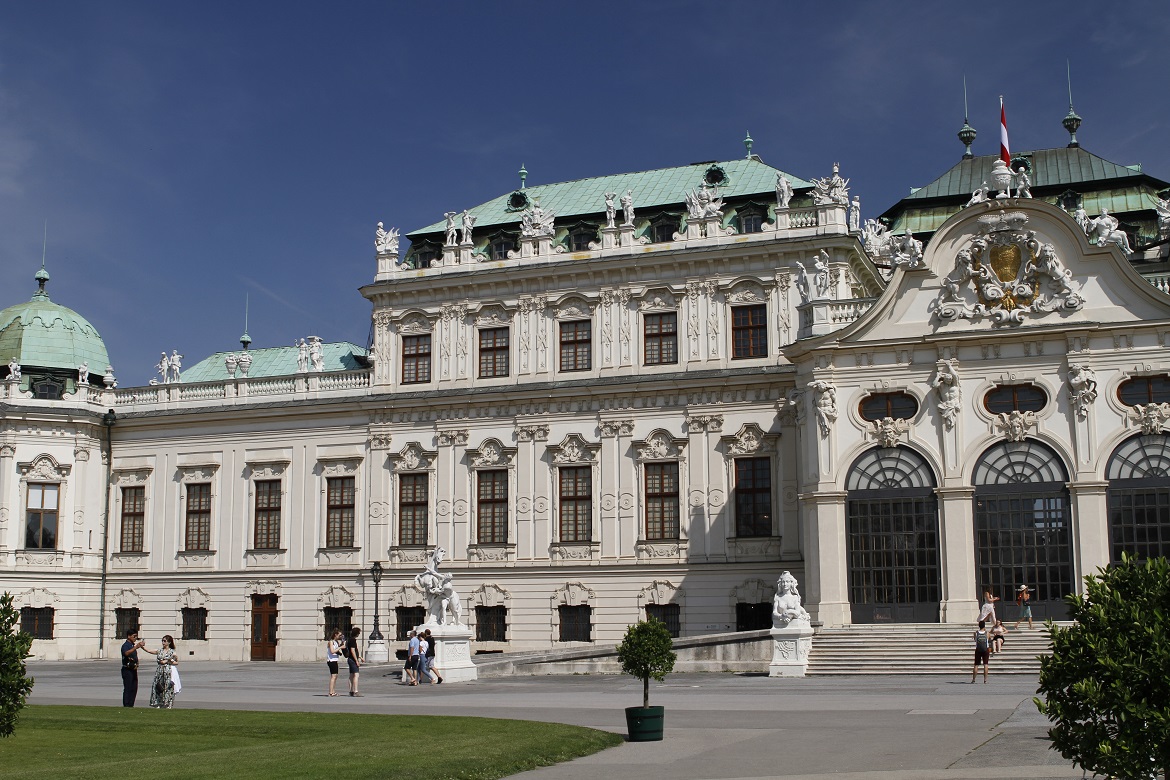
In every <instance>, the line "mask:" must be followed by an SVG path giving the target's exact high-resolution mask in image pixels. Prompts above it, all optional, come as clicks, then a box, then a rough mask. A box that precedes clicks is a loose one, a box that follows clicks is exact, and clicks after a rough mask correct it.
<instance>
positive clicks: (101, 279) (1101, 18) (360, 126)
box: [0, 0, 1170, 386]
mask: <svg viewBox="0 0 1170 780" xmlns="http://www.w3.org/2000/svg"><path fill="white" fill-rule="evenodd" d="M432 9H433V10H432ZM1167 40H1170V4H1167V3H1165V2H1156V1H1154V0H1151V1H1149V2H1127V3H1118V4H1104V5H1102V4H1099V3H1088V2H1076V1H1072V2H1070V1H1069V0H1065V2H1020V3H1013V4H994V5H993V4H984V5H982V6H981V5H973V4H970V3H938V2H931V3H926V2H923V3H894V2H882V3H869V2H834V3H820V2H804V3H799V4H797V3H789V2H778V1H776V2H754V3H749V2H737V1H734V0H733V1H731V2H714V3H713V2H682V1H679V2H637V1H634V2H627V3H570V2H490V3H485V2H444V3H431V4H424V3H405V2H402V3H395V2H377V3H359V2H343V3H298V2H281V3H259V2H250V3H240V2H218V1H215V0H210V1H208V2H199V3H155V2H149V3H148V2H141V3H131V2H109V3H67V2H50V1H47V2H36V3H6V4H4V5H2V6H0V307H3V306H7V305H11V304H13V303H16V302H19V301H21V300H24V299H26V298H27V297H28V296H29V295H30V294H31V292H32V290H33V289H34V285H33V282H32V275H33V273H34V272H35V271H36V269H37V268H38V267H39V261H40V256H41V235H42V227H43V223H44V220H46V219H47V220H48V223H49V240H48V268H49V271H50V273H51V274H52V277H53V279H52V281H51V282H50V288H49V290H50V294H51V296H52V297H53V299H54V300H55V301H57V302H59V303H63V304H65V305H67V306H70V307H72V308H74V309H76V310H78V311H79V312H81V313H82V314H83V315H85V316H86V317H87V318H88V319H89V320H90V321H91V322H93V323H94V325H95V326H96V327H97V328H98V330H99V331H100V332H101V333H102V336H103V337H104V339H105V341H106V345H107V347H108V348H109V351H110V355H111V359H112V361H113V363H114V367H115V370H116V372H117V375H118V378H119V382H120V384H121V385H122V386H129V385H134V384H143V383H145V382H146V381H147V380H148V379H150V378H151V376H152V364H153V363H154V362H155V360H156V359H157V355H158V353H159V352H160V351H162V350H164V349H165V350H167V351H170V350H171V349H173V348H178V349H179V350H180V351H181V352H182V353H184V354H185V355H186V361H185V362H186V363H187V364H188V365H192V364H194V363H195V362H196V361H198V360H199V359H201V358H203V357H205V356H206V355H208V354H210V353H211V352H214V351H217V350H224V349H232V348H233V347H236V346H238V343H237V339H238V337H239V335H240V333H241V331H242V330H243V317H244V311H243V310H244V299H245V295H248V296H250V298H251V314H250V323H249V330H250V332H251V335H252V338H253V339H254V343H253V346H254V347H257V348H258V347H268V346H279V345H285V344H291V343H292V341H293V339H294V338H297V337H300V336H304V335H307V334H309V333H317V334H319V335H320V336H322V337H323V338H324V339H326V340H329V341H336V340H351V341H356V342H358V343H362V344H364V343H365V340H366V337H367V334H368V332H369V306H368V304H367V303H366V301H365V300H364V299H363V298H362V297H361V296H360V295H359V294H358V292H357V288H358V287H359V286H360V285H362V284H365V283H367V282H368V281H370V280H372V278H373V274H374V270H375V263H374V257H373V229H374V224H375V223H376V222H377V221H379V220H382V221H384V222H386V223H387V225H395V226H398V227H400V228H401V229H402V230H403V232H404V233H405V232H408V231H409V230H412V229H414V228H417V227H420V226H423V225H426V224H429V223H431V222H434V221H435V220H437V219H439V218H440V217H441V216H442V213H443V212H444V211H447V210H452V209H463V208H466V207H470V206H473V205H475V204H477V203H481V202H483V201H485V200H488V199H489V198H492V197H495V196H497V195H499V194H501V193H503V192H506V191H509V190H511V189H513V188H514V187H515V186H516V185H517V184H518V177H517V175H516V171H517V170H518V169H519V168H520V165H521V164H522V163H523V164H524V165H525V167H526V168H527V170H528V171H529V178H528V181H529V183H530V184H537V183H543V182H549V181H561V180H567V179H575V178H581V177H585V176H594V175H601V174H607V173H616V172H621V171H630V170H645V169H650V168H658V167H666V166H672V165H682V164H687V163H691V162H696V161H699V160H711V159H721V160H724V159H730V158H736V157H740V156H742V155H743V153H744V149H743V146H742V143H741V142H742V139H743V136H744V132H745V131H747V130H750V131H751V134H752V136H753V137H754V138H755V142H756V146H755V151H756V152H757V153H758V154H759V155H760V156H761V157H762V158H763V159H764V161H765V162H767V163H769V164H771V165H775V166H777V167H779V168H782V169H784V170H787V171H790V172H792V173H793V174H795V175H797V176H800V177H802V178H810V177H812V176H823V175H827V174H828V173H829V169H830V166H831V165H832V163H833V162H834V161H839V162H840V163H841V168H842V174H843V175H845V176H847V177H849V178H851V179H852V183H853V192H854V194H858V195H860V196H861V201H862V209H863V214H864V216H875V215H876V214H877V213H880V212H881V211H884V210H885V209H886V208H888V207H889V206H890V205H892V204H893V203H895V202H896V201H897V200H898V199H899V198H900V197H902V196H903V195H904V194H906V193H908V191H909V188H910V187H912V186H921V185H924V184H926V183H928V182H929V181H931V180H932V179H934V178H936V177H937V176H938V175H939V174H941V173H942V172H943V171H945V170H946V169H947V168H948V167H950V166H951V165H952V164H953V163H954V162H955V161H956V160H958V158H959V156H960V154H961V153H962V146H961V144H960V143H959V141H958V140H957V139H956V138H955V133H956V131H957V130H958V129H959V126H960V125H961V124H962V119H963V115H962V112H963V93H962V79H963V76H964V75H966V77H967V85H968V95H969V98H968V100H969V106H970V120H971V124H972V125H974V126H975V128H976V129H977V130H978V132H979V136H978V138H977V140H976V142H975V151H976V153H978V154H991V153H994V152H996V151H997V146H998V133H997V122H998V96H999V95H1000V94H1003V95H1004V96H1005V100H1006V101H1007V107H1008V123H1009V128H1010V131H1011V138H1012V147H1013V149H1017V150H1022V149H1029V148H1047V147H1053V146H1063V145H1064V144H1065V143H1067V134H1066V133H1065V131H1064V129H1063V128H1062V127H1061V126H1060V120H1061V119H1062V118H1063V117H1064V115H1065V113H1066V112H1067V111H1068V93H1067V89H1066V84H1065V60H1066V58H1067V59H1069V60H1071V63H1072V74H1073V97H1074V101H1075V104H1076V109H1077V112H1078V113H1079V114H1080V115H1081V116H1082V117H1084V125H1083V127H1082V129H1081V131H1080V133H1079V137H1080V140H1081V143H1082V145H1083V146H1084V147H1085V148H1086V149H1088V150H1090V151H1092V152H1094V153H1096V154H1099V155H1101V156H1103V157H1105V158H1106V159H1109V160H1112V161H1114V162H1117V163H1121V164H1132V163H1139V162H1140V163H1142V164H1143V166H1144V169H1145V170H1146V171H1147V172H1149V173H1151V174H1152V175H1154V176H1157V177H1159V178H1162V179H1170V159H1167V152H1166V148H1167V132H1166V131H1167V125H1168V121H1167V120H1168V117H1170V103H1167V101H1166V99H1165V96H1166V94H1167V79H1168V77H1167V76H1166V68H1165V54H1166V41H1167Z"/></svg>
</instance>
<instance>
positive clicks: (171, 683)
mask: <svg viewBox="0 0 1170 780" xmlns="http://www.w3.org/2000/svg"><path fill="white" fill-rule="evenodd" d="M155 660H157V661H158V663H157V664H156V665H155V671H154V683H153V684H152V685H151V686H150V706H151V707H158V708H160V709H168V710H169V709H170V708H171V707H173V706H174V704H175V680H174V677H172V675H171V667H174V666H178V665H179V660H178V657H177V654H176V653H175V640H174V638H173V637H172V636H171V635H170V634H167V635H166V636H164V637H163V638H162V647H160V648H159V649H158V652H157V653H155Z"/></svg>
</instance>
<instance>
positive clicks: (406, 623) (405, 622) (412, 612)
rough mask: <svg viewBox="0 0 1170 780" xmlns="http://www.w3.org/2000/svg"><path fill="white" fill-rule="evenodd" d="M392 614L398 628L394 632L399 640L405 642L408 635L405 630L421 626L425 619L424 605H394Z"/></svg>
mask: <svg viewBox="0 0 1170 780" xmlns="http://www.w3.org/2000/svg"><path fill="white" fill-rule="evenodd" d="M394 616H395V618H396V619H397V622H398V628H397V631H396V633H395V636H396V638H397V639H398V641H399V642H405V641H406V640H407V639H408V637H407V636H406V634H407V632H408V631H410V630H412V629H413V628H415V626H421V625H422V624H423V623H424V622H425V621H426V619H427V609H426V607H395V608H394Z"/></svg>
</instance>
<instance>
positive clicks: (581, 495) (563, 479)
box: [559, 466, 593, 542]
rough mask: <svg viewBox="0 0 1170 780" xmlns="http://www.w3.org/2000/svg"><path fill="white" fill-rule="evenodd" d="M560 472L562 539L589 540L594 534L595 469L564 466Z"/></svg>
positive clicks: (565, 540)
mask: <svg viewBox="0 0 1170 780" xmlns="http://www.w3.org/2000/svg"><path fill="white" fill-rule="evenodd" d="M559 472H560V498H561V500H560V513H561V516H560V524H561V528H560V539H561V541H562V542H588V541H589V540H590V538H591V537H592V535H593V469H592V468H591V467H589V466H571V467H570V466H562V467H561V468H560V469H559Z"/></svg>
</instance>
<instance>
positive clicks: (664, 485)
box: [645, 462, 679, 540]
mask: <svg viewBox="0 0 1170 780" xmlns="http://www.w3.org/2000/svg"><path fill="white" fill-rule="evenodd" d="M645 473H646V539H648V540H664V539H678V538H679V506H678V463H677V462H670V463H647V464H646V466H645Z"/></svg>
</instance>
